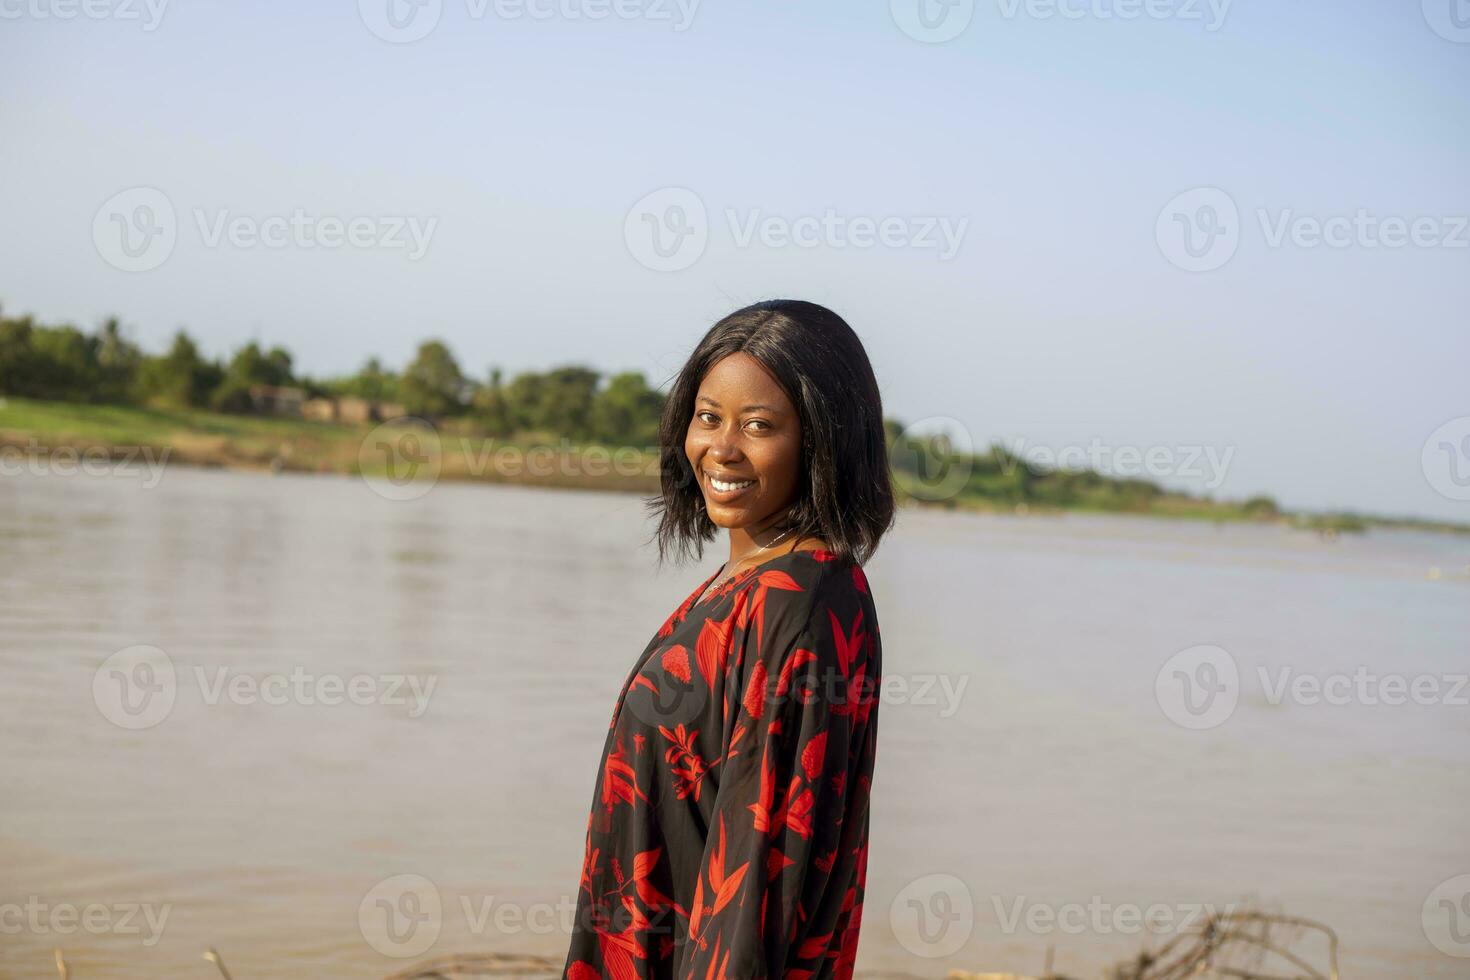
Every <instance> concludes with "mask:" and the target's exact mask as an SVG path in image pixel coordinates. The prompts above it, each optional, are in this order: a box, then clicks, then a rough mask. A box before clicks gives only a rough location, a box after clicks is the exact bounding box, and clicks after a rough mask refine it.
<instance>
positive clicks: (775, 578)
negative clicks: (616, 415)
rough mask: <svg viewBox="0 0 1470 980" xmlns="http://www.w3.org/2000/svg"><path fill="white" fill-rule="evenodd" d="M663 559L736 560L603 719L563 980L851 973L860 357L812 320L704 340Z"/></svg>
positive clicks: (861, 603) (670, 457)
mask: <svg viewBox="0 0 1470 980" xmlns="http://www.w3.org/2000/svg"><path fill="white" fill-rule="evenodd" d="M659 435H660V443H661V461H662V473H663V476H662V493H661V495H660V496H659V497H656V498H654V500H653V501H651V505H652V507H653V508H654V510H655V512H656V513H658V514H659V515H660V521H659V528H658V532H657V537H658V542H659V558H660V561H662V560H663V559H664V558H665V557H666V555H667V553H668V552H669V551H670V550H673V549H676V550H677V551H678V552H679V553H680V554H681V555H688V554H690V553H693V554H694V555H695V556H696V557H698V556H699V555H701V554H702V553H703V546H704V543H705V542H706V541H709V540H711V539H713V538H714V537H715V535H716V533H717V529H718V528H724V529H725V530H726V532H727V536H728V539H729V558H728V560H727V561H726V562H725V564H724V566H723V567H722V568H721V569H720V570H719V571H718V572H716V573H715V574H714V575H712V576H710V577H709V578H707V579H705V580H704V582H703V583H701V585H700V586H699V587H698V588H697V589H695V590H694V591H693V592H692V593H690V594H689V596H688V597H687V598H686V599H685V600H684V601H683V603H681V604H680V605H679V607H678V609H676V610H675V611H674V612H673V613H672V614H671V615H670V616H669V618H668V619H667V620H666V621H665V622H664V624H663V626H662V627H661V628H660V629H659V631H658V633H657V634H656V635H655V636H654V637H653V639H652V640H651V641H650V642H649V644H648V646H647V648H646V649H645V650H644V651H643V654H642V655H641V656H640V657H639V658H638V661H637V663H636V664H635V665H634V667H633V670H632V672H631V673H630V674H629V675H628V679H627V681H626V683H625V684H624V685H623V690H622V693H621V695H620V696H619V697H618V701H617V704H616V706H615V707H614V709H613V716H612V722H611V724H610V726H609V731H608V736H607V742H606V745H605V747H604V749H603V757H602V765H601V768H600V770H599V774H598V781H597V787H596V796H595V798H594V801H593V804H592V812H591V815H590V816H589V818H588V823H587V846H586V852H585V855H584V858H583V865H582V877H581V882H580V885H579V888H578V900H577V915H576V919H575V921H574V924H573V932H572V944H571V950H570V952H569V954H568V957H567V963H566V971H565V977H566V978H569V980H595V978H600V977H611V978H614V980H641V978H649V980H654V978H692V977H697V978H699V980H705V978H717V977H723V978H730V980H735V978H742V980H743V978H761V977H771V978H780V977H795V978H828V977H848V976H850V975H851V974H852V966H853V959H854V957H855V956H856V955H857V941H858V926H859V923H860V921H861V917H862V906H863V891H864V883H865V879H866V871H867V855H868V793H869V788H870V783H871V777H872V773H873V760H874V753H875V748H876V738H877V718H878V712H877V701H878V698H877V693H878V682H879V681H880V679H881V677H882V658H881V647H880V643H879V636H878V618H877V614H876V612H875V610H874V607H873V598H872V594H871V592H870V591H869V589H868V584H867V579H866V578H865V576H864V574H863V570H862V567H861V563H862V562H865V561H866V560H867V559H868V557H869V556H871V555H872V553H873V551H874V550H875V549H876V548H877V546H878V542H879V539H880V538H881V537H882V536H883V534H884V533H886V532H887V530H888V529H889V528H890V527H891V526H892V524H893V512H894V504H893V492H892V488H891V486H890V483H889V474H888V457H887V449H886V445H885V442H884V429H883V411H882V404H881V401H880V398H879V394H878V384H877V381H876V379H875V378H874V376H873V370H872V367H871V366H870V365H869V363H868V358H867V354H866V353H865V352H864V350H863V346H862V343H861V342H860V341H859V340H858V338H857V335H856V334H854V333H853V331H852V328H851V327H849V326H848V325H847V324H846V323H845V322H844V321H843V320H842V318H841V317H839V316H837V315H836V314H835V313H833V312H832V311H830V310H827V309H824V308H823V307H820V306H817V305H815V304H813V303H804V302H798V301H794V300H774V301H770V302H765V303H757V304H755V305H754V306H749V307H746V308H745V309H742V310H738V311H736V312H735V313H732V314H731V315H729V316H728V317H726V318H725V319H723V320H721V321H720V322H719V323H717V324H715V325H714V326H713V327H712V328H710V330H709V332H708V333H706V334H705V336H704V339H703V340H701V341H700V343H699V346H698V347H697V348H696V349H695V351H694V353H693V354H692V355H691V356H690V358H689V361H688V363H687V364H685V366H684V368H683V370H682V371H681V372H680V374H679V377H678V379H677V381H676V382H675V384H674V387H673V390H672V391H671V393H670V395H669V399H668V403H667V405H666V407H665V411H664V415H663V420H662V424H661V426H660V432H659Z"/></svg>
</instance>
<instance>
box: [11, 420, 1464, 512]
mask: <svg viewBox="0 0 1470 980" xmlns="http://www.w3.org/2000/svg"><path fill="white" fill-rule="evenodd" d="M0 452H3V453H4V454H5V458H6V460H8V461H9V463H10V465H11V466H15V465H26V463H25V462H24V461H26V460H30V461H31V462H30V465H33V466H46V465H48V464H60V463H62V462H64V461H65V459H71V460H73V461H74V462H76V461H79V460H80V459H81V458H84V454H85V458H88V459H90V460H91V461H92V462H93V463H94V464H97V465H102V464H104V463H105V461H106V460H114V461H122V460H129V459H135V458H137V457H139V456H141V457H144V458H145V459H147V460H151V461H156V462H157V465H160V466H161V465H167V464H184V465H190V466H203V467H214V468H223V469H235V470H257V471H269V472H275V473H281V472H292V473H329V474H337V475H349V476H352V475H382V474H385V473H386V474H388V475H390V476H392V475H395V473H397V474H399V475H401V474H403V473H405V472H408V469H407V468H409V467H412V466H414V465H416V464H424V465H429V466H432V467H433V472H434V474H435V478H436V479H441V480H467V481H478V482H484V483H502V484H515V485H522V486H541V487H560V488H569V489H593V490H612V491H620V492H627V493H639V494H650V493H656V492H657V491H658V488H659V479H658V454H657V451H656V449H655V448H654V447H644V448H638V447H628V446H609V445H602V444H597V443H586V442H574V441H572V440H569V439H566V438H564V437H561V436H557V435H555V434H551V433H537V432H522V433H517V434H516V435H515V436H514V437H511V438H505V437H498V436H489V435H486V434H484V432H483V431H480V430H478V429H476V428H475V427H474V426H473V425H472V424H467V423H463V422H447V423H440V424H438V425H436V426H434V427H433V428H430V427H427V426H415V425H411V424H410V425H403V424H400V423H389V424H386V425H379V426H372V425H348V424H341V423H333V422H317V421H309V420H306V419H297V418H276V417H269V416H259V415H235V414H225V413H220V412H209V411H203V410H199V409H172V408H170V409H163V408H144V407H138V406H128V405H85V404H76V403H70V402H51V401H38V400H33V399H26V398H3V399H0ZM59 453H65V454H66V455H65V457H58V455H57V454H59ZM1048 479H1049V477H1047V476H1042V477H1040V478H1039V479H1034V480H1032V481H1030V484H1031V489H1032V491H1034V492H1030V493H1028V491H1027V490H1026V489H1025V488H1020V487H1018V482H1017V481H1014V480H1007V481H1005V482H1004V483H1003V485H995V484H993V483H992V482H990V481H987V480H986V479H984V478H978V477H977V478H971V479H967V480H965V481H963V482H962V483H961V484H960V485H959V486H958V487H956V488H954V490H953V492H949V493H945V494H944V495H943V496H942V497H941V498H940V499H934V497H935V495H934V494H932V493H926V492H925V486H924V484H923V481H922V480H921V479H920V477H919V476H918V474H917V473H915V472H911V471H908V470H906V469H903V468H901V467H896V468H895V471H894V482H895V487H896V489H897V490H898V493H899V497H900V499H901V501H902V502H904V503H906V504H911V505H917V506H929V507H939V508H941V509H948V510H965V511H975V512H984V513H1007V514H1016V515H1018V516H1028V515H1040V514H1057V513H1065V512H1076V513H1093V514H1134V515H1139V516H1149V517H1163V518H1171V519H1188V520H1204V521H1213V522H1250V523H1263V524H1285V525H1290V526H1294V527H1299V528H1302V529H1305V530H1311V531H1315V532H1317V533H1319V534H1322V535H1323V536H1324V537H1329V538H1330V537H1335V536H1337V535H1340V534H1351V533H1357V532H1362V531H1366V530H1368V529H1369V528H1372V527H1384V528H1389V527H1392V528H1410V529H1415V530H1424V531H1435V532H1442V533H1453V534H1470V525H1464V524H1452V523H1449V522H1437V521H1428V520H1420V519H1416V518H1391V517H1380V516H1372V515H1360V514H1343V513H1332V514H1314V513H1307V512H1295V513H1292V512H1283V511H1278V510H1276V509H1275V508H1274V505H1273V506H1272V507H1271V508H1269V509H1267V510H1264V511H1263V510H1262V509H1261V508H1260V507H1258V506H1255V505H1254V504H1253V502H1251V501H1246V502H1241V501H1218V500H1212V499H1208V498H1202V497H1194V496H1190V495H1188V494H1183V493H1178V492H1173V491H1165V490H1162V489H1160V488H1156V487H1152V486H1151V485H1149V486H1148V492H1146V493H1138V492H1136V491H1137V488H1138V487H1139V486H1140V485H1141V484H1140V481H1136V480H1135V481H1125V480H1118V479H1113V478H1110V477H1104V476H1098V477H1097V478H1096V479H1095V480H1093V481H1091V483H1092V485H1093V486H1094V487H1095V488H1096V489H1097V492H1095V493H1092V494H1081V495H1075V496H1066V497H1063V498H1061V499H1059V498H1058V496H1057V495H1055V494H1048V493H1046V492H1045V484H1046V481H1047V480H1048ZM1020 482H1022V483H1024V482H1025V481H1020Z"/></svg>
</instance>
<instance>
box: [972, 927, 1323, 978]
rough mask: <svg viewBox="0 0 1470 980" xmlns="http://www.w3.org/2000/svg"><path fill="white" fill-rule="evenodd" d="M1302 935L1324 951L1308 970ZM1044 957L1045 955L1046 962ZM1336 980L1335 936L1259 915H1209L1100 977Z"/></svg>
mask: <svg viewBox="0 0 1470 980" xmlns="http://www.w3.org/2000/svg"><path fill="white" fill-rule="evenodd" d="M1307 937H1315V941H1316V942H1317V943H1319V944H1321V945H1323V946H1325V950H1324V951H1323V952H1322V953H1321V958H1322V959H1325V961H1326V962H1325V963H1323V964H1319V965H1316V966H1314V965H1313V963H1312V961H1311V960H1309V959H1308V958H1307V954H1306V953H1305V952H1304V951H1302V950H1301V949H1300V947H1301V946H1303V945H1307V942H1304V940H1307ZM1049 959H1050V956H1048V960H1049ZM1186 977H1198V978H1219V980H1225V978H1229V980H1338V974H1337V933H1335V932H1333V931H1332V930H1331V929H1330V928H1328V927H1327V926H1325V925H1323V924H1322V923H1320V922H1315V921H1313V920H1311V919H1302V918H1297V917H1296V916H1290V915H1271V914H1269V913H1265V912H1231V913H1215V914H1213V915H1211V916H1209V918H1207V919H1206V920H1205V921H1204V923H1203V924H1202V925H1200V926H1199V927H1198V928H1196V929H1192V930H1190V931H1189V932H1184V933H1180V934H1179V935H1176V936H1174V937H1172V938H1170V939H1169V941H1168V942H1166V943H1164V945H1163V946H1161V947H1160V948H1159V949H1157V950H1144V951H1143V952H1141V953H1139V954H1138V955H1137V956H1135V957H1133V958H1132V959H1130V960H1127V961H1125V962H1123V963H1119V964H1117V965H1115V966H1113V967H1111V968H1110V969H1108V970H1107V972H1106V973H1104V974H1103V980H1184V978H1186ZM947 980H1077V978H1075V977H1069V976H1065V975H1063V974H1060V973H1053V972H1051V967H1050V964H1049V963H1048V965H1047V969H1046V970H1045V972H1043V973H1042V974H1041V975H1040V976H1036V977H1030V976H1022V975H1020V974H1015V973H966V972H965V971H963V970H951V971H950V973H949V975H948V978H947Z"/></svg>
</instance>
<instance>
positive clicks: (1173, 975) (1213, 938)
mask: <svg viewBox="0 0 1470 980" xmlns="http://www.w3.org/2000/svg"><path fill="white" fill-rule="evenodd" d="M1309 944H1317V945H1321V946H1324V947H1325V949H1324V950H1323V951H1322V952H1321V953H1320V954H1319V955H1320V958H1321V959H1324V960H1325V963H1322V964H1319V965H1316V966H1314V965H1313V960H1312V959H1309V958H1308V954H1307V953H1306V952H1305V951H1303V950H1302V949H1301V948H1300V947H1302V946H1304V945H1309ZM1051 958H1052V957H1051V951H1050V950H1049V951H1048V953H1047V963H1046V966H1045V968H1044V969H1043V972H1042V973H1040V974H1038V975H1036V976H1029V975H1023V974H1019V973H968V972H966V971H964V970H951V971H950V972H949V974H948V975H947V980H1079V978H1077V977H1071V976H1067V975H1064V974H1061V973H1053V972H1052V969H1051ZM204 959H205V960H207V961H209V963H211V964H212V965H213V966H214V968H215V969H216V970H217V971H218V972H219V975H220V976H221V977H222V978H223V980H234V978H233V977H231V976H230V971H229V969H228V968H227V967H226V966H225V962H224V959H223V958H222V957H221V956H220V954H219V953H217V952H216V951H215V950H214V949H212V948H211V949H209V950H207V951H206V952H205V953H204ZM561 968H562V963H561V961H560V960H553V959H550V958H548V957H545V956H527V955H520V954H516V953H469V954H465V955H460V956H445V957H441V958H439V959H434V960H429V961H427V962H424V963H420V964H418V965H416V966H413V967H410V968H408V969H406V970H401V971H399V972H398V973H395V974H393V975H392V976H389V977H386V978H385V980H478V978H480V977H505V978H510V980H560V977H561ZM56 970H57V972H58V973H59V974H60V976H61V980H70V976H71V971H70V969H69V968H68V966H67V963H66V958H65V957H64V956H62V953H61V950H59V949H58V950H57V951H56ZM857 978H858V980H924V978H922V977H919V976H917V975H916V974H910V973H884V972H872V971H866V972H860V973H858V974H857ZM1185 978H1197V980H1338V974H1337V933H1335V932H1333V931H1332V930H1331V929H1330V928H1328V927H1327V926H1325V925H1323V924H1322V923H1320V922H1314V921H1312V920H1311V919H1302V918H1297V917H1295V916H1289V915H1272V914H1269V913H1265V912H1231V913H1228V914H1222V913H1216V914H1213V915H1211V916H1209V918H1207V919H1206V920H1205V921H1204V923H1203V924H1202V925H1200V926H1199V927H1197V928H1195V929H1191V930H1190V931H1188V932H1183V933H1179V934H1178V935H1175V936H1173V937H1171V938H1170V939H1169V940H1168V941H1167V942H1165V943H1164V944H1163V945H1162V946H1160V947H1159V948H1158V949H1157V950H1144V951H1143V952H1140V953H1138V954H1137V955H1135V956H1134V957H1132V958H1131V959H1129V960H1127V961H1125V962H1122V963H1119V964H1116V965H1115V966H1112V967H1110V968H1109V969H1108V970H1106V971H1105V972H1104V973H1103V976H1102V978H1101V980H1185Z"/></svg>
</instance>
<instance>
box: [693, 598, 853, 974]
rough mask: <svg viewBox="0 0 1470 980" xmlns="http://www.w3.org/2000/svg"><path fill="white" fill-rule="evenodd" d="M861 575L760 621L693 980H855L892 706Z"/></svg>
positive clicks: (753, 634) (713, 819)
mask: <svg viewBox="0 0 1470 980" xmlns="http://www.w3.org/2000/svg"><path fill="white" fill-rule="evenodd" d="M860 576H861V571H860V570H858V571H856V572H855V574H854V575H853V576H852V578H848V577H847V575H846V573H839V575H838V576H837V577H835V578H834V580H832V581H829V582H827V583H826V584H825V586H824V587H823V588H820V589H819V590H817V594H816V595H814V596H812V597H810V598H808V597H806V596H801V597H800V598H792V595H793V594H792V593H789V592H781V591H778V590H771V591H770V592H769V593H768V594H767V595H766V596H764V597H758V599H757V605H756V607H755V608H753V609H752V610H751V611H750V620H751V622H750V626H749V629H748V631H747V633H746V637H745V639H744V640H743V641H742V642H743V647H742V659H743V660H744V661H745V663H744V665H743V667H741V668H740V669H739V670H738V674H739V675H740V676H739V683H740V687H739V690H740V691H742V692H743V696H742V697H741V699H740V706H739V708H738V711H737V712H736V721H735V724H734V725H733V726H732V728H731V729H730V731H731V735H730V738H729V744H728V745H727V747H726V756H725V761H724V763H723V767H722V771H721V773H720V782H719V788H718V790H717V794H716V797H715V801H714V806H713V808H712V812H711V815H710V819H709V826H708V832H707V838H706V843H705V847H704V855H703V859H702V861H701V864H700V874H699V881H698V883H697V885H696V889H695V893H694V894H695V897H694V902H693V907H692V908H691V909H690V916H689V923H688V928H689V932H688V935H687V937H686V939H685V942H684V943H683V944H682V946H681V952H680V954H679V963H678V969H677V970H676V971H675V976H676V977H679V978H682V980H714V978H726V980H735V978H740V980H746V978H757V980H758V978H791V980H805V978H806V977H810V976H812V975H815V974H819V973H821V974H824V975H825V974H829V973H830V974H831V975H834V976H838V977H843V976H850V974H851V970H852V959H853V957H854V956H855V955H856V950H857V931H858V924H859V921H860V919H861V914H862V900H863V880H864V877H865V872H866V859H867V837H868V819H867V816H868V807H867V796H868V787H869V781H870V779H871V775H872V767H873V755H874V746H875V736H876V726H877V713H876V708H877V700H878V699H877V696H876V690H877V680H878V677H877V674H878V662H877V649H878V648H877V637H876V622H874V616H873V615H872V612H871V606H870V605H869V604H868V598H867V594H866V591H865V590H863V589H860V588H859V587H857V585H856V584H855V583H856V582H860V581H861V578H860ZM762 601H764V603H765V605H764V606H763V607H762V606H761V605H760V603H761V602H762ZM824 961H831V962H830V965H829V966H828V968H827V969H825V970H824V968H823V965H824Z"/></svg>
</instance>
